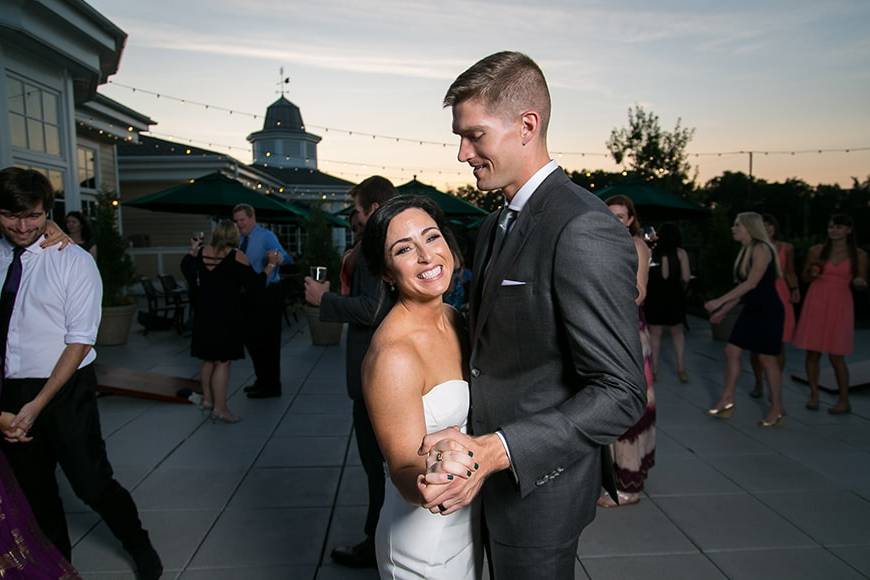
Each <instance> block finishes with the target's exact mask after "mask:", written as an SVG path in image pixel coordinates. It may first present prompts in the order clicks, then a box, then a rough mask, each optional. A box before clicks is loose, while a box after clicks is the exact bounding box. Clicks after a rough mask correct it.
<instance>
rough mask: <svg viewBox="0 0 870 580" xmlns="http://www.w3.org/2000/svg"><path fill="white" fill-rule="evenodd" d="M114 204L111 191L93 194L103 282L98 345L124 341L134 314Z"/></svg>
mask: <svg viewBox="0 0 870 580" xmlns="http://www.w3.org/2000/svg"><path fill="white" fill-rule="evenodd" d="M118 204H119V202H118V199H117V197H115V194H114V193H112V192H102V193H100V194H99V195H98V196H97V211H96V213H97V215H96V227H95V230H96V232H95V238H94V240H95V243H96V246H97V268H99V270H100V278H102V281H103V317H102V319H101V320H100V330H99V332H98V333H97V344H98V345H102V346H110V345H119V344H125V343H126V342H127V337H128V336H129V335H130V328H131V326H132V325H133V316H134V315H135V314H136V301H135V300H134V299H133V297H132V296H129V295H128V294H127V287H128V286H129V285H130V284H132V283H133V281H134V279H135V276H136V270H135V268H134V266H133V260H132V259H131V258H130V256H129V255H128V254H127V243H126V242H125V241H124V239H123V238H122V237H121V235H120V234H119V233H118V224H117V212H118V209H117V208H118Z"/></svg>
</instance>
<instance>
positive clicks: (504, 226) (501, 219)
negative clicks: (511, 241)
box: [486, 206, 519, 271]
mask: <svg viewBox="0 0 870 580" xmlns="http://www.w3.org/2000/svg"><path fill="white" fill-rule="evenodd" d="M517 214H519V212H518V211H517V210H515V209H511V208H509V207H507V206H505V207H504V208H502V210H501V213H500V214H499V216H498V222H497V224H496V227H495V235H494V236H493V239H492V249H491V250H490V252H489V263H488V264H487V265H486V268H487V271H488V270H489V269H490V267H491V266H492V265H493V264H495V261H496V259H498V255H499V253H500V252H501V249H502V246H504V241H505V239H506V238H507V235H508V233H509V232H510V231H511V226H512V225H513V223H514V220H516V219H517Z"/></svg>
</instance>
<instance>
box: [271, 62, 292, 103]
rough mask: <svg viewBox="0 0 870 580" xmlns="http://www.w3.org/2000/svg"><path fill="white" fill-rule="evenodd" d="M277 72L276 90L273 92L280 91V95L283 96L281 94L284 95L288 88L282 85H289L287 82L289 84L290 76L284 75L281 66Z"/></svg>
mask: <svg viewBox="0 0 870 580" xmlns="http://www.w3.org/2000/svg"><path fill="white" fill-rule="evenodd" d="M278 74H279V77H278V90H277V91H275V92H276V93H281V96H282V97H283V96H284V93H285V92H287V91H289V90H290V89H289V87H285V86H284V85H289V84H290V77H285V76H284V67H283V66H282V67H281V68H280V69H279V73H278Z"/></svg>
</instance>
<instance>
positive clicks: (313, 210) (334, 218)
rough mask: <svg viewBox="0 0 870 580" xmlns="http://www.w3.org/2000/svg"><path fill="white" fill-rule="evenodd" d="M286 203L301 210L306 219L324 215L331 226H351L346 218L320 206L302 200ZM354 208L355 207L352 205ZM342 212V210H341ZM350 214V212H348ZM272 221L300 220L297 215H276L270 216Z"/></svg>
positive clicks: (297, 210) (280, 222)
mask: <svg viewBox="0 0 870 580" xmlns="http://www.w3.org/2000/svg"><path fill="white" fill-rule="evenodd" d="M284 203H285V204H286V205H288V206H291V207H292V208H293V210H294V211H296V212H300V215H302V216H303V219H304V221H310V220H311V219H312V218H313V217H314V216H316V215H317V216H322V217H323V219H324V220H326V223H328V224H329V225H331V226H334V227H339V228H349V227H350V223H348V221H347V220H346V219H344V218H341V217H339V216H338V215H335V214H332V213H329V212H328V211H323V210H322V209H320V208H319V207H313V206H310V205H306V204H304V203H302V202H298V201H284ZM351 210H353V207H351ZM339 213H341V212H339ZM348 214H350V212H348ZM268 221H269V222H271V223H276V224H283V223H297V222H298V221H299V219H298V217H296V215H292V216H276V217H274V218H270V219H269V220H268Z"/></svg>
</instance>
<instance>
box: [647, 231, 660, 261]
mask: <svg viewBox="0 0 870 580" xmlns="http://www.w3.org/2000/svg"><path fill="white" fill-rule="evenodd" d="M658 239H659V236H658V234H657V233H656V229H655V228H654V227H652V226H644V227H643V241H644V242H646V245H647V246H649V247H650V249H652V248H654V247H655V245H656V241H657V240H658ZM659 265H660V264H659V263H658V262H654V261H653V259H652V254H650V257H649V267H650V268H655V267H656V266H659Z"/></svg>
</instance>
